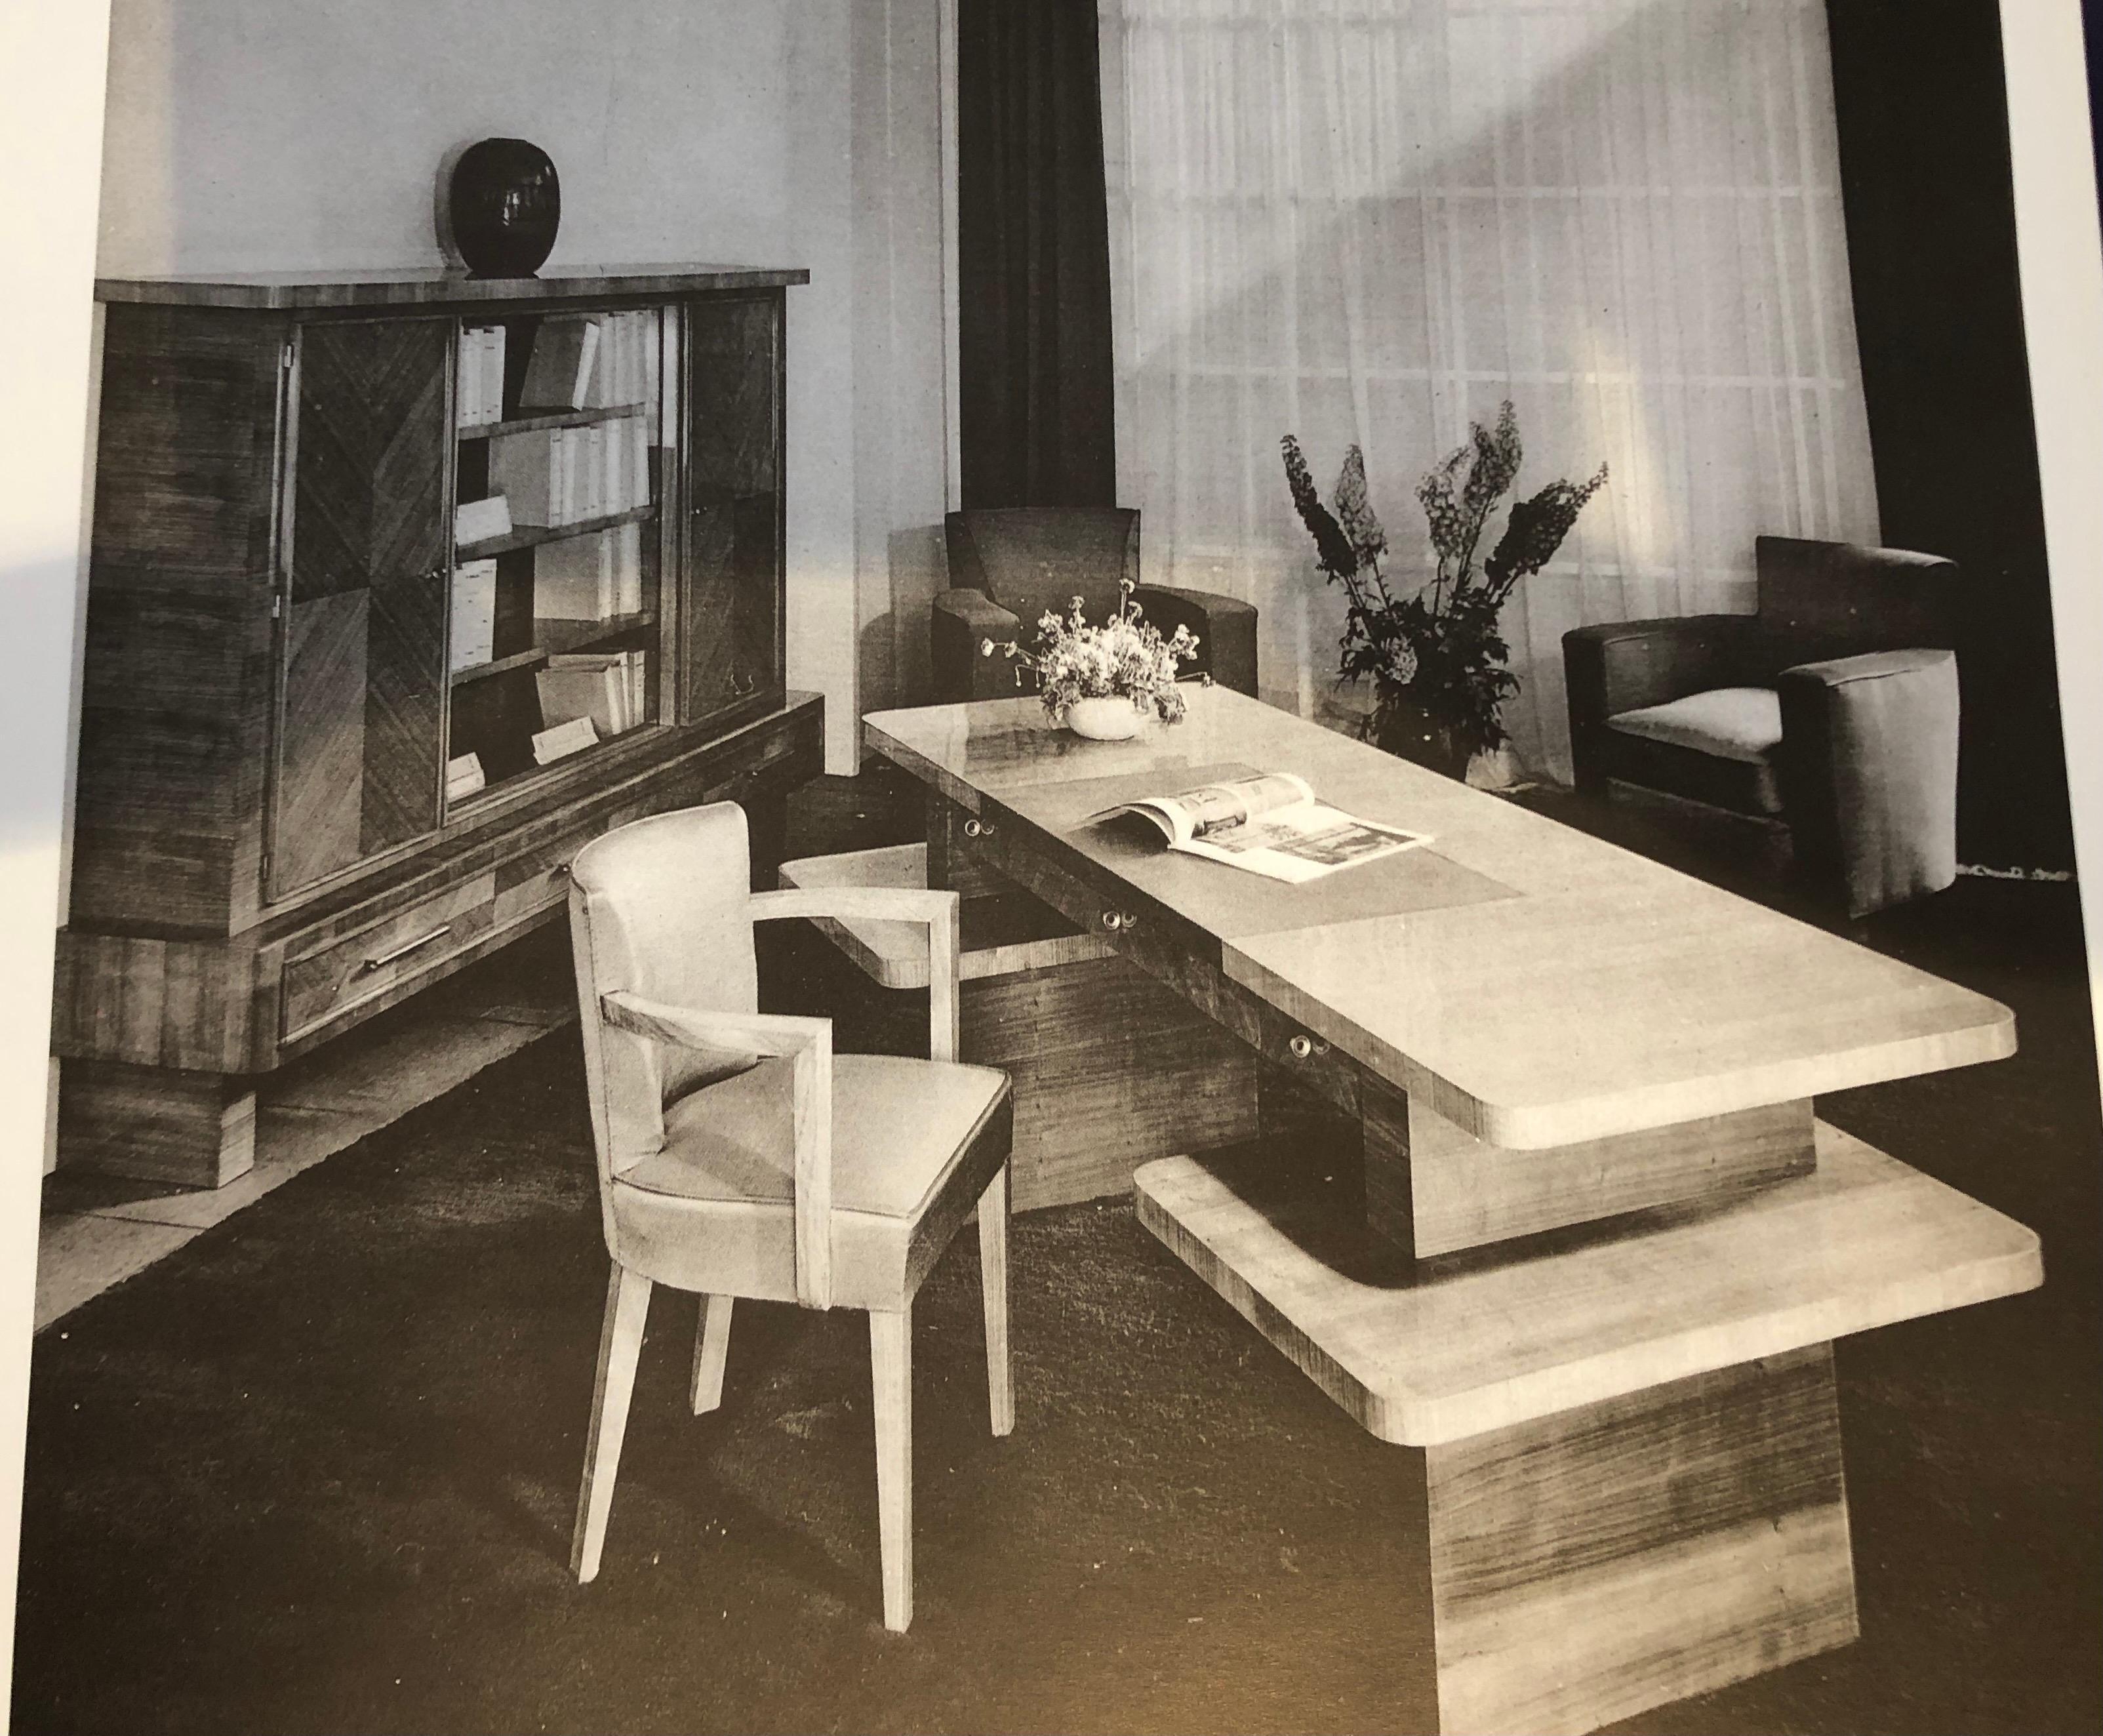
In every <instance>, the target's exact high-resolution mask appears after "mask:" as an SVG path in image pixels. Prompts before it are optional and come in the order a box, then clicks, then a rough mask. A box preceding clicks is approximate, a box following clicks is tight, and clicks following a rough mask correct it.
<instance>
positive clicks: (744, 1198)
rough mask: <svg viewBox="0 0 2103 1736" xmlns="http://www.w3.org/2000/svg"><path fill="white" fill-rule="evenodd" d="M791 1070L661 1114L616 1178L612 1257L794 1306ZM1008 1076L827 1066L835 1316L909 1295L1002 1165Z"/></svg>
mask: <svg viewBox="0 0 2103 1736" xmlns="http://www.w3.org/2000/svg"><path fill="white" fill-rule="evenodd" d="M793 1065H794V1064H793V1063H792V1062H789V1061H787V1060H786V1059H781V1058H770V1059H767V1060H763V1061H762V1062H759V1063H758V1065H757V1066H754V1067H752V1068H750V1069H749V1070H748V1071H745V1072H743V1073H740V1074H738V1075H736V1076H735V1077H733V1078H731V1079H722V1080H718V1082H717V1083H716V1084H713V1085H709V1086H707V1087H705V1088H703V1089H701V1090H699V1091H696V1092H692V1093H689V1094H688V1095H687V1096H685V1097H681V1098H680V1099H679V1100H678V1102H675V1103H673V1104H672V1105H670V1106H669V1107H668V1108H667V1109H666V1110H665V1145H664V1149H663V1150H661V1151H656V1152H654V1153H652V1154H651V1155H649V1156H647V1157H643V1158H639V1159H638V1160H636V1161H635V1162H634V1164H630V1165H629V1167H628V1168H626V1169H625V1170H623V1171H621V1172H620V1174H618V1175H617V1176H616V1177H614V1182H613V1190H614V1197H615V1200H616V1206H617V1208H618V1212H617V1215H618V1218H619V1227H618V1232H617V1233H618V1235H619V1237H620V1247H619V1254H618V1257H619V1258H620V1262H621V1263H622V1264H623V1265H625V1266H632V1267H633V1268H634V1270H636V1271H641V1272H644V1273H647V1274H648V1275H650V1276H651V1277H653V1278H655V1279H656V1280H658V1281H659V1282H660V1283H665V1284H675V1285H677V1286H678V1287H679V1288H681V1289H698V1290H702V1291H720V1292H722V1293H727V1294H735V1295H739V1296H751V1297H757V1298H760V1299H762V1300H766V1301H776V1302H789V1301H793V1300H794V1298H795V1295H796V1226H795V1205H794V1175H795V1162H796V1160H795V1145H794V1131H793V1119H792V1116H793V1111H792V1108H791V1104H790V1097H789V1091H790V1079H791V1076H792V1068H793ZM1011 1115H1012V1111H1011V1106H1010V1097H1009V1090H1008V1083H1007V1075H1006V1074H1005V1073H1002V1072H999V1071H997V1070H995V1069H994V1068H992V1067H976V1066H966V1065H963V1064H962V1063H959V1062H936V1061H918V1060H914V1059H912V1058H910V1057H905V1056H898V1055H848V1054H841V1053H834V1057H833V1209H832V1214H831V1224H832V1257H833V1303H834V1306H835V1307H843V1308H869V1307H879V1308H881V1307H893V1306H896V1300H897V1298H898V1296H899V1295H900V1293H906V1294H909V1293H911V1289H912V1288H913V1284H914V1283H916V1282H917V1275H918V1274H919V1273H922V1272H924V1271H926V1270H927V1267H929V1266H931V1265H932V1264H933V1263H934V1261H935V1258H936V1256H937V1255H939V1254H940V1253H941V1251H942V1249H944V1248H945V1247H946V1246H947V1245H948V1244H949V1238H950V1236H951V1235H952V1234H954V1231H955V1229H956V1226H958V1224H960V1223H962V1222H963V1220H964V1217H965V1215H966V1214H967V1213H968V1212H969V1211H970V1210H971V1206H972V1204H973V1203H974V1202H976V1200H977V1199H978V1197H979V1195H980V1194H982V1193H983V1192H985V1188H986V1185H987V1183H988V1182H990V1181H991V1180H992V1179H993V1177H994V1175H995V1174H997V1173H998V1172H999V1169H1000V1167H1001V1165H1002V1164H1003V1163H1004V1162H1006V1161H1007V1150H1008V1141H1009V1137H1010V1126H1011Z"/></svg>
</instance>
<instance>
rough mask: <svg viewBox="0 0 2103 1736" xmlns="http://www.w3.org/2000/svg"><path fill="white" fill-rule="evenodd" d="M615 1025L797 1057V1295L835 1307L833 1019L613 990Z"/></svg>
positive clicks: (607, 999)
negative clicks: (674, 1002)
mask: <svg viewBox="0 0 2103 1736" xmlns="http://www.w3.org/2000/svg"><path fill="white" fill-rule="evenodd" d="M598 1011H599V1017H600V1018H601V1019H602V1020H603V1021H604V1022H606V1023H607V1024H608V1025H610V1026H612V1027H613V1028H614V1029H615V1030H625V1031H627V1032H628V1033H629V1035H633V1036H638V1037H647V1038H649V1039H651V1041H653V1042H656V1043H669V1044H674V1045H676V1046H677V1047H678V1048H697V1049H703V1050H710V1049H722V1048H730V1049H746V1050H749V1051H750V1052H751V1053H754V1054H756V1055H789V1056H793V1057H794V1058H795V1076H794V1093H795V1095H794V1111H793V1113H794V1125H795V1142H796V1199H795V1211H796V1300H797V1302H798V1303H800V1304H801V1305H802V1306H804V1307H806V1308H829V1307H831V1306H832V1305H833V1241H832V1217H833V1022H832V1021H831V1020H830V1019H814V1018H801V1017H794V1016H792V1015H790V1014H787V1013H719V1012H714V1011H710V1010H706V1009H704V1008H696V1007H674V1006H670V1005H668V1004H665V1002H663V1001H654V1000H646V999H643V998H642V996H640V995H630V994H628V993H626V992H625V991H623V990H615V991H614V992H613V993H611V994H607V995H600V996H599V999H598Z"/></svg>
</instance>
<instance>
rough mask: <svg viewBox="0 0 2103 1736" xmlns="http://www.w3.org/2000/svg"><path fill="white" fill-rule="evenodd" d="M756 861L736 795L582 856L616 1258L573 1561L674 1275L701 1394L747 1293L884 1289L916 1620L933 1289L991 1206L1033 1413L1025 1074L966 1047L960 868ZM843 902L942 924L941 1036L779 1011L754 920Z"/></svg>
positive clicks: (1009, 1415) (819, 1301) (904, 1608)
mask: <svg viewBox="0 0 2103 1736" xmlns="http://www.w3.org/2000/svg"><path fill="white" fill-rule="evenodd" d="M748 863H749V846H748V842H747V833H746V823H745V815H744V812H743V811H742V810H740V808H737V807H736V805H735V804H733V803H718V804H717V805H715V806H714V807H709V808H693V809H689V810H687V811H686V812H678V813H669V814H659V815H656V816H653V817H651V818H648V819H645V820H639V821H635V822H634V823H633V824H631V825H629V826H621V827H619V828H617V829H616V830H614V831H611V832H609V833H607V835H605V836H604V837H602V838H600V839H595V840H594V842H592V843H591V844H587V845H586V846H585V848H583V849H582V850H580V852H578V853H577V856H576V858H575V860H574V861H573V862H572V863H571V870H570V872H571V892H570V924H571V946H572V949H573V950H574V953H575V955H576V978H577V1000H578V1009H579V1013H580V1017H581V1021H582V1025H583V1035H584V1048H585V1080H586V1086H587V1089H588V1091H589V1097H590V1104H591V1113H592V1132H593V1143H594V1150H595V1153H596V1157H597V1161H598V1179H599V1202H600V1211H601V1217H602V1224H603V1227H604V1231H605V1236H606V1243H607V1250H608V1252H609V1253H611V1256H612V1258H613V1271H612V1275H611V1282H610V1284H609V1287H608V1292H607V1317H606V1323H605V1328H604V1332H603V1334H602V1342H601V1346H600V1360H599V1376H598V1395H597V1396H596V1398H595V1400H594V1416H593V1423H592V1444H591V1446H590V1447H589V1449H588V1451H587V1455H586V1462H585V1481H584V1486H583V1489H582V1491H581V1492H580V1497H579V1502H578V1514H577V1530H576V1541H575V1547H574V1553H573V1556H572V1566H573V1567H574V1569H576V1573H577V1574H578V1577H579V1578H580V1579H584V1580H589V1579H590V1578H593V1577H594V1575H595V1574H596V1573H597V1572H598V1562H599V1555H600V1551H601V1548H602V1544H603V1540H604V1536H605V1527H606V1519H607V1511H608V1509H609V1507H610V1505H611V1496H612V1486H613V1480H614V1475H615V1471H616V1467H617V1463H618V1460H619V1456H620V1438H621V1435H622V1432H623V1431H624V1429H625V1422H626V1415H627V1405H628V1397H629V1391H630V1390H631V1389H632V1387H633V1384H634V1369H635V1360H636V1356H637V1354H638V1351H639V1349H640V1346H641V1342H642V1321H643V1315H644V1312H645V1310H646V1309H647V1302H648V1298H649V1295H650V1291H651V1286H652V1285H654V1284H669V1285H671V1286H673V1287H674V1288H675V1289H681V1290H688V1291H693V1292H696V1293H700V1294H701V1295H703V1296H705V1297H706V1298H708V1302H707V1304H706V1307H705V1312H704V1315H703V1319H702V1324H701V1330H700V1335H699V1338H698V1339H697V1342H696V1358H695V1376H694V1383H693V1405H694V1409H695V1410H696V1412H700V1411H703V1410H707V1409H713V1408H714V1404H715V1403H716V1402H717V1399H718V1395H719V1394H720V1391H721V1382H722V1366H723V1358H724V1355H725V1352H726V1350H727V1342H728V1334H729V1328H730V1316H731V1302H732V1301H733V1300H734V1299H735V1298H737V1297H740V1296H742V1297H746V1298H754V1299H758V1300H764V1301H774V1302H783V1301H795V1302H802V1303H803V1304H804V1305H806V1306H812V1307H833V1306H839V1307H851V1308H860V1309H865V1310H868V1311H869V1315H870V1343H871V1354H872V1358H873V1361H874V1367H875V1378H876V1381H877V1388H878V1400H879V1402H878V1431H877V1432H878V1487H879V1505H880V1507H881V1509H882V1513H883V1560H884V1619H885V1622H886V1624H887V1626H890V1627H894V1628H898V1629H903V1628H904V1627H905V1626H906V1625H907V1623H908V1622H909V1621H910V1620H911V1614H912V1601H911V1555H910V1536H911V1532H910V1516H911V1406H910V1401H909V1400H910V1382H911V1364H910V1338H909V1334H910V1324H911V1310H912V1303H913V1297H914V1293H915V1292H916V1291H917V1290H918V1288H919V1285H920V1283H921V1281H922V1280H923V1279H924V1278H925V1277H926V1276H927V1273H928V1271H930V1270H931V1268H932V1266H933V1265H934V1263H935V1262H936V1259H937V1258H938V1257H940V1254H941V1253H942V1251H943V1249H945V1247H946V1246H947V1245H948V1244H949V1240H950V1239H951V1238H952V1237H953V1236H954V1234H955V1232H956V1231H957V1229H958V1226H960V1225H961V1224H962V1223H963V1222H964V1220H965V1218H966V1217H967V1215H968V1214H969V1213H970V1212H971V1208H972V1206H973V1205H974V1204H976V1205H977V1206H978V1208H979V1235H980V1258H981V1266H982V1279H983V1285H984V1289H985V1311H986V1320H987V1374H988V1383H989V1395H990V1399H991V1409H992V1418H993V1423H994V1433H995V1434H997V1435H998V1434H1006V1433H1007V1431H1008V1429H1009V1428H1010V1427H1012V1422H1013V1405H1012V1399H1011V1393H1010V1390H1009V1379H1008V1367H1007V1157H1008V1147H1009V1139H1010V1133H1011V1110H1010V1094H1009V1086H1008V1080H1007V1075H1005V1074H1003V1073H1001V1072H999V1071H996V1070H994V1069H993V1068H989V1067H979V1066H965V1065H963V1064H961V1063H959V1062H957V1061H956V1060H955V1058H954V1057H955V1054H956V1047H957V1035H958V1030H957V1008H958V904H957V897H956V895H955V894H954V892H924V891H914V890H907V889H898V888H824V889H811V890H798V891H789V892H763V893H758V894H754V892H752V891H751V889H750V885H749V867H748ZM850 906H851V907H850ZM823 915H831V916H838V915H861V916H869V915H874V916H878V917H882V918H884V919H893V920H899V921H902V922H907V923H917V924H920V925H922V926H923V928H925V930H926V933H927V944H928V955H929V956H928V971H929V982H930V984H931V987H930V990H929V1007H930V1013H929V1040H928V1048H929V1058H928V1059H927V1060H924V1061H923V1060H918V1059H913V1058H906V1057H895V1056H864V1055H838V1056H836V1055H835V1054H834V1053H833V1048H832V1027H831V1023H830V1022H829V1021H828V1020H824V1019H813V1018H803V1017H785V1016H782V1015H774V1014H763V1013H759V1012H758V972H757V968H756V964H755V954H754V946H753V938H752V928H753V924H754V922H755V921H759V920H765V919H771V918H777V917H802V916H823ZM885 1395H888V1401H886V1396H885Z"/></svg>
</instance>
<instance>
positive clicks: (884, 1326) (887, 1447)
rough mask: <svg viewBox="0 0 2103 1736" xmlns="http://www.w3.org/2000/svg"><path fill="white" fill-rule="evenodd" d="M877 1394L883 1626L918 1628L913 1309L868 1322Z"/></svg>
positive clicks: (897, 1630) (879, 1314)
mask: <svg viewBox="0 0 2103 1736" xmlns="http://www.w3.org/2000/svg"><path fill="white" fill-rule="evenodd" d="M869 1373H870V1375H871V1377H872V1378H873V1380H874V1386H875V1394H876V1406H875V1409H876V1510H877V1519H878V1531H879V1542H880V1546H881V1553H882V1557H883V1625H884V1626H885V1627H888V1628H889V1629H890V1630H891V1631H892V1632H893V1633H900V1634H902V1633H904V1632H905V1630H906V1629H907V1628H908V1627H910V1626H912V1624H913V1305H912V1304H911V1303H910V1302H908V1303H907V1304H906V1305H905V1306H904V1307H903V1308H901V1309H900V1310H899V1311H897V1312H896V1314H887V1313H883V1312H880V1311H877V1310H874V1309H872V1310H871V1311H869Z"/></svg>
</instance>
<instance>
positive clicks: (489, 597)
mask: <svg viewBox="0 0 2103 1736" xmlns="http://www.w3.org/2000/svg"><path fill="white" fill-rule="evenodd" d="M495 657H496V561H494V560H493V559H486V560H478V561H465V562H463V563H461V564H460V565H459V566H457V567H456V568H453V632H452V657H451V660H450V666H451V672H452V673H455V674H457V673H458V672H459V671H460V670H464V669H473V668H474V667H475V665H477V664H480V663H487V662H490V661H492V660H493V659H494V658H495Z"/></svg>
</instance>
